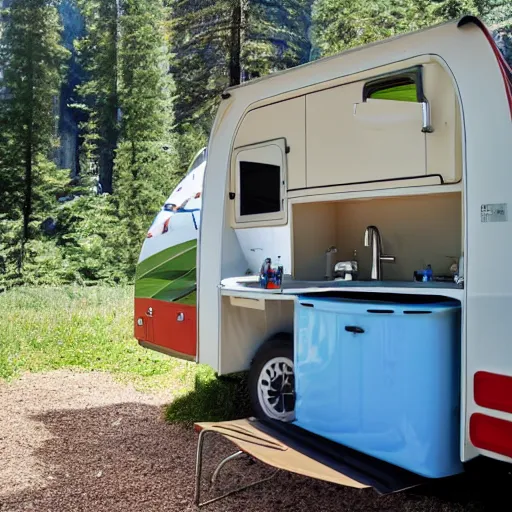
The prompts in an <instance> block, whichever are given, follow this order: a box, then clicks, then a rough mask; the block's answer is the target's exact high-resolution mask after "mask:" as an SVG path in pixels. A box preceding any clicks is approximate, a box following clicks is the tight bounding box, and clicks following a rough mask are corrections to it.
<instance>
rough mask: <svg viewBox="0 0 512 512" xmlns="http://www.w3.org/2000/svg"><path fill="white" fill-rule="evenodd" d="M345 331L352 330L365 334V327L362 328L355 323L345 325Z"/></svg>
mask: <svg viewBox="0 0 512 512" xmlns="http://www.w3.org/2000/svg"><path fill="white" fill-rule="evenodd" d="M345 331H347V332H352V333H354V334H363V333H364V329H362V328H361V327H356V326H355V325H347V326H346V327H345Z"/></svg>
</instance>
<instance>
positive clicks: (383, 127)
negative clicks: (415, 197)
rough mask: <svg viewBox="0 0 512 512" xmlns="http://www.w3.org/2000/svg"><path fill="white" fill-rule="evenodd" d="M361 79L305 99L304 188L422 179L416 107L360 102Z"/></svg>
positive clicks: (423, 149)
mask: <svg viewBox="0 0 512 512" xmlns="http://www.w3.org/2000/svg"><path fill="white" fill-rule="evenodd" d="M364 84H365V82H364V81H361V82H356V83H353V84H348V85H343V86H341V87H334V88H333V89H328V90H326V91H320V92H318V93H314V94H310V95H308V96H307V100H306V117H307V126H306V139H307V186H308V187H324V186H329V185H343V184H347V183H363V182H368V181H378V180H387V179H397V178H407V177H414V176H424V175H426V163H425V162H426V140H425V133H423V132H422V131H421V127H422V107H421V104H420V103H409V102H402V101H388V100H373V101H371V100H370V101H368V102H364V103H362V95H363V88H364Z"/></svg>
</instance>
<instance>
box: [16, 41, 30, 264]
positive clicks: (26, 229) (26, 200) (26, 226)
mask: <svg viewBox="0 0 512 512" xmlns="http://www.w3.org/2000/svg"><path fill="white" fill-rule="evenodd" d="M28 50H29V52H30V53H29V55H30V57H29V58H30V59H32V44H31V41H30V42H29V44H28ZM28 66H29V67H28V73H27V75H28V76H27V87H28V91H29V104H28V105H27V107H28V109H29V110H28V116H27V120H26V122H27V132H26V138H25V187H24V188H25V190H24V197H23V233H22V238H21V253H20V257H19V260H18V272H19V273H21V272H22V271H23V264H24V260H25V246H26V243H27V242H28V239H29V238H30V218H31V217H32V188H33V172H32V171H33V169H32V160H33V153H34V151H33V150H34V148H33V147H32V146H33V143H34V140H33V139H34V112H33V104H34V101H33V100H34V68H33V62H32V60H30V62H29V65H28Z"/></svg>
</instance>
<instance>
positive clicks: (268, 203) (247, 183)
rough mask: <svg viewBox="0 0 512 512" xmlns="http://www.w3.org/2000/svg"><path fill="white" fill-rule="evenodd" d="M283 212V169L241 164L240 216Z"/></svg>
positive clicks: (249, 163)
mask: <svg viewBox="0 0 512 512" xmlns="http://www.w3.org/2000/svg"><path fill="white" fill-rule="evenodd" d="M279 211H281V168H280V167H279V166H278V165H270V164H260V163H258V162H240V215H241V216H245V215H261V214H264V213H275V212H279Z"/></svg>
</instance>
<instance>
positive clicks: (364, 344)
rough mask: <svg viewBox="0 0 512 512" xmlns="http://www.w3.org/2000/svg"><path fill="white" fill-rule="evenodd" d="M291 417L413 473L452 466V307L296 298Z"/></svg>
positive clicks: (455, 458)
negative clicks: (294, 416) (294, 401)
mask: <svg viewBox="0 0 512 512" xmlns="http://www.w3.org/2000/svg"><path fill="white" fill-rule="evenodd" d="M296 306H297V307H296V309H295V374H296V377H295V386H296V393H297V399H296V423H297V424H298V425H299V426H300V427H302V428H304V429H306V430H308V431H310V432H314V433H315V434H319V435H321V436H324V437H326V438H328V439H331V440H333V441H335V442H338V443H341V444H343V445H345V446H349V447H351V448H354V449H356V450H359V451H361V452H364V453H367V454H368V455H372V456H374V457H376V458H378V459H381V460H384V461H387V462H390V463H392V464H395V465H397V466H400V467H402V468H405V469H408V470H410V471H412V472H414V473H417V474H420V475H423V476H426V477H430V478H439V477H444V476H448V475H453V474H456V473H460V472H461V471H462V464H461V462H460V451H459V439H460V433H459V427H460V411H459V402H460V396H459V395H460V339H461V336H460V305H459V303H458V302H448V301H447V302H443V303H430V304H429V303H425V304H404V303H399V304H398V303H385V302H362V301H350V300H347V299H333V298H311V297H298V299H297V304H296Z"/></svg>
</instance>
